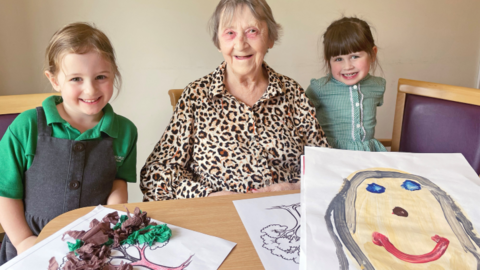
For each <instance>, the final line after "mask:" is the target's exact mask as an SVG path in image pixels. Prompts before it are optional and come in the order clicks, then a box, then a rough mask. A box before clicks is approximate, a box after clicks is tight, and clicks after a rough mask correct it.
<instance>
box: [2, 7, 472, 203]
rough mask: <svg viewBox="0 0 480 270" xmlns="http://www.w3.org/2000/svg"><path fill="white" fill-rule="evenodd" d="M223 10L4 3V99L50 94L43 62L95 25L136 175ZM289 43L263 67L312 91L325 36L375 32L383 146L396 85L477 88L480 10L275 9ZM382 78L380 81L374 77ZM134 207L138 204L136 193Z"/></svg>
mask: <svg viewBox="0 0 480 270" xmlns="http://www.w3.org/2000/svg"><path fill="white" fill-rule="evenodd" d="M217 2H218V0H135V1H130V0H100V1H98V0H95V1H94V0H82V1H72V0H42V1H38V0H0V95H11V94H26V93H36V92H48V91H50V87H49V86H48V84H47V81H46V79H44V78H43V72H42V67H43V53H44V50H45V47H46V46H47V42H48V40H49V38H50V36H51V35H52V34H53V33H54V31H55V30H57V29H58V28H59V27H61V26H63V25H65V24H67V23H70V22H75V21H87V22H94V23H95V24H96V25H97V27H99V28H100V29H102V30H103V31H104V32H105V33H106V34H107V35H108V36H109V37H110V39H111V41H112V43H113V45H114V47H115V49H116V51H117V56H118V64H119V66H120V68H121V72H122V75H123V78H124V84H123V88H122V92H121V94H120V95H119V97H118V98H117V99H116V100H114V101H113V102H112V105H113V106H114V109H115V111H116V112H117V113H119V114H122V115H124V116H126V117H128V118H129V119H131V120H132V121H133V122H134V123H135V124H136V125H137V127H138V129H139V142H138V171H139V170H140V169H141V166H142V165H143V164H144V162H145V159H146V158H147V156H148V154H149V153H150V152H151V150H152V149H153V146H154V145H155V143H156V142H157V141H158V139H159V138H160V136H161V134H162V133H163V131H164V129H165V127H166V125H167V124H168V122H169V119H170V117H171V114H172V109H171V107H170V102H169V99H168V96H167V91H168V89H171V88H183V87H185V86H186V85H187V84H188V83H189V82H191V81H193V80H195V79H197V78H198V77H201V76H203V75H205V74H207V73H209V72H211V71H212V70H213V69H214V68H215V67H216V66H217V65H219V64H220V62H221V61H222V57H221V55H220V53H219V52H218V51H217V49H216V48H215V47H214V46H213V44H212V43H211V41H210V36H209V34H208V32H207V28H206V24H207V21H208V19H209V16H210V15H211V13H212V12H213V10H214V7H215V6H216V4H217ZM268 2H269V4H270V6H271V7H272V9H273V12H274V15H275V18H276V19H277V21H278V22H279V23H281V24H282V25H283V27H284V30H285V31H284V35H283V38H282V39H281V42H280V44H277V45H276V46H275V47H274V48H273V49H272V50H270V53H269V54H268V56H267V57H266V61H267V62H268V64H269V65H270V66H271V67H273V68H274V69H275V70H276V71H278V72H280V73H282V74H285V75H288V76H290V77H292V78H294V79H296V80H297V81H298V82H299V83H300V84H301V85H302V86H303V87H305V88H306V87H307V86H308V84H309V81H310V79H311V78H318V77H321V76H323V75H324V73H323V71H322V65H321V63H320V60H319V59H321V56H320V55H319V54H318V53H317V52H318V48H317V43H318V41H319V35H320V34H322V33H323V32H324V30H325V28H326V27H327V26H328V24H329V23H330V22H331V21H332V20H335V19H337V18H339V17H340V16H341V14H345V15H347V16H351V15H357V16H358V17H360V18H363V19H366V20H367V21H368V22H370V23H371V25H373V26H374V28H375V29H376V31H375V33H374V35H375V37H376V41H377V44H378V46H379V58H380V64H381V66H382V68H383V76H384V77H385V78H386V79H387V92H386V95H385V104H384V106H383V107H381V108H380V109H379V113H378V125H377V137H382V138H387V137H390V136H391V132H392V121H393V114H394V104H395V97H396V94H395V91H396V85H397V81H398V78H409V79H416V80H425V81H432V82H438V83H446V84H453V85H460V86H467V87H476V86H477V85H478V74H479V62H480V16H478V11H479V10H480V1H478V0H458V1H451V0H420V1H419V0H402V1H400V0H390V1H385V0H363V1H358V0H357V1H353V0H341V1H339V0H323V1H320V0H268ZM377 73H378V72H377ZM129 191H130V201H132V202H134V201H140V200H141V195H140V191H139V189H138V186H137V185H130V186H129Z"/></svg>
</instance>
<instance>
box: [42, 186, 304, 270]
mask: <svg viewBox="0 0 480 270" xmlns="http://www.w3.org/2000/svg"><path fill="white" fill-rule="evenodd" d="M299 192H300V191H299V190H293V191H292V190H291V191H282V192H271V193H257V194H239V195H231V196H221V197H211V198H199V199H187V200H174V201H162V202H148V203H129V204H126V205H125V206H127V207H128V209H129V210H130V211H131V212H133V210H134V209H135V207H139V208H140V209H141V210H142V211H146V212H147V213H148V214H147V215H148V216H149V217H151V218H153V219H156V220H160V221H162V222H165V223H168V224H172V225H175V226H179V227H182V228H185V229H189V230H193V231H197V232H201V233H204V234H208V235H212V236H217V237H220V238H223V239H225V240H229V241H232V242H235V243H237V245H236V246H235V248H234V249H233V250H232V252H231V253H230V255H228V257H227V258H226V259H225V261H224V262H223V264H222V265H221V267H220V268H219V269H222V270H227V269H242V270H243V269H264V268H263V265H262V263H261V261H260V258H259V257H258V255H257V252H256V251H255V248H254V247H253V244H252V242H251V241H250V238H249V237H248V233H247V231H246V230H245V227H243V223H242V220H241V219H240V216H239V215H238V213H237V210H236V209H235V206H234V205H233V203H232V201H235V200H242V199H252V198H259V197H267V196H276V195H285V194H293V193H299ZM106 207H108V208H112V209H116V210H120V211H125V207H124V205H109V206H106ZM94 208H95V207H85V208H80V209H76V210H73V211H70V212H67V213H65V214H63V215H60V216H58V217H56V218H55V219H53V220H52V221H50V222H49V223H48V224H47V226H45V228H44V229H43V230H42V232H41V233H40V235H39V236H38V239H37V242H39V241H41V240H43V239H45V238H47V237H48V236H50V235H52V234H53V233H55V232H57V231H58V230H60V229H61V228H63V227H65V226H66V225H68V224H69V223H71V222H72V221H74V220H76V219H78V218H79V217H81V216H83V215H85V214H87V213H88V212H90V211H92V210H93V209H94Z"/></svg>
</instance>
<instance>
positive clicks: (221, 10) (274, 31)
mask: <svg viewBox="0 0 480 270" xmlns="http://www.w3.org/2000/svg"><path fill="white" fill-rule="evenodd" d="M242 5H245V6H247V7H248V8H249V9H250V11H251V12H252V14H253V16H254V17H255V18H256V19H257V20H259V21H264V22H266V23H267V28H268V38H269V39H270V40H271V41H273V42H277V41H278V39H279V38H280V35H281V32H282V26H281V25H280V24H278V23H277V22H276V21H275V19H274V18H273V13H272V9H270V6H269V5H268V4H267V1H265V0H221V1H220V2H219V3H218V5H217V8H216V9H215V12H213V15H212V17H211V18H210V22H209V28H210V32H211V34H212V40H213V44H215V46H216V47H217V48H218V49H220V43H219V41H218V28H219V27H220V20H221V19H222V16H223V19H224V22H225V21H227V22H228V21H230V20H231V19H232V18H233V15H234V14H235V10H236V9H237V8H238V7H241V6H242Z"/></svg>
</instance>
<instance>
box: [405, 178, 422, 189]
mask: <svg viewBox="0 0 480 270" xmlns="http://www.w3.org/2000/svg"><path fill="white" fill-rule="evenodd" d="M402 187H403V188H404V189H406V190H410V191H414V190H420V189H422V186H420V184H419V183H417V182H413V181H410V180H405V182H403V184H402Z"/></svg>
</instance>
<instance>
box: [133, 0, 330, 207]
mask: <svg viewBox="0 0 480 270" xmlns="http://www.w3.org/2000/svg"><path fill="white" fill-rule="evenodd" d="M210 23H211V30H212V32H213V42H214V44H215V46H216V47H217V48H218V49H219V51H220V52H221V53H222V55H223V57H224V59H225V61H224V62H223V63H222V64H221V65H220V66H219V67H218V68H217V69H216V70H215V71H213V72H212V73H210V74H208V75H206V76H204V77H202V78H200V79H198V80H196V81H194V82H192V83H190V84H189V85H188V86H187V87H185V90H184V91H183V94H182V97H181V98H180V100H179V102H178V104H177V107H176V109H175V112H174V115H173V117H172V120H171V122H170V125H169V126H168V127H167V129H166V131H165V133H164V134H163V136H162V138H161V139H160V141H159V142H158V144H157V145H156V146H155V148H154V151H153V153H152V154H151V155H150V156H149V158H148V159H147V162H146V164H145V166H144V167H143V169H142V171H141V184H140V186H141V189H142V192H143V193H144V201H153V200H157V201H158V200H168V199H178V198H194V197H206V196H218V195H229V194H235V193H247V192H266V191H277V190H288V189H299V188H300V182H299V181H300V156H301V155H302V154H303V151H304V147H305V146H307V145H310V146H328V145H327V141H326V139H325V136H324V134H323V131H322V129H321V127H320V126H319V124H318V122H317V120H316V119H315V109H314V108H313V107H312V105H311V104H310V103H309V101H308V99H307V98H306V96H305V93H304V91H303V89H302V88H301V87H300V85H298V83H297V82H295V81H294V80H292V79H290V78H288V77H286V76H283V75H281V74H278V73H276V72H275V71H274V70H273V69H272V68H270V67H269V66H268V65H267V64H266V63H265V62H264V61H263V60H264V57H265V54H266V53H267V51H268V50H269V49H271V48H272V47H273V45H274V43H275V41H277V40H278V36H279V32H280V30H281V28H280V25H279V24H277V23H276V22H275V20H274V18H273V15H272V11H271V9H270V7H269V6H268V4H267V3H266V2H265V0H221V1H220V3H219V4H218V6H217V8H216V10H215V13H214V14H213V16H212V18H211V22H210Z"/></svg>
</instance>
